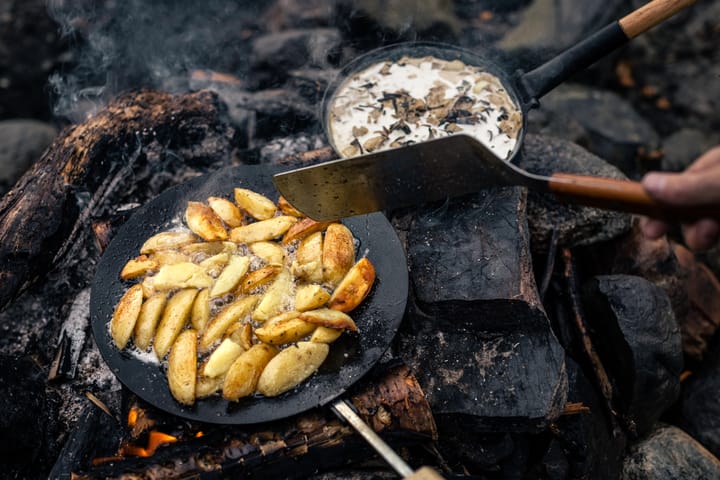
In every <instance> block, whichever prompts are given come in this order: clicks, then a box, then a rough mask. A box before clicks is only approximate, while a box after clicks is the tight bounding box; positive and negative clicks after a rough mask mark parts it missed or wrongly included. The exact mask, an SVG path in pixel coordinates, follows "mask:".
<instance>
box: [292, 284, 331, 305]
mask: <svg viewBox="0 0 720 480" xmlns="http://www.w3.org/2000/svg"><path fill="white" fill-rule="evenodd" d="M328 300H330V294H329V293H328V291H327V290H325V289H324V288H323V287H321V286H320V285H316V284H308V285H300V286H299V287H297V289H296V290H295V310H297V311H299V312H304V311H306V310H315V309H316V308H320V307H323V306H325V304H326V303H327V302H328Z"/></svg>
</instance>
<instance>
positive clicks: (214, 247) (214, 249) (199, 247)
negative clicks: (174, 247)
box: [180, 241, 237, 257]
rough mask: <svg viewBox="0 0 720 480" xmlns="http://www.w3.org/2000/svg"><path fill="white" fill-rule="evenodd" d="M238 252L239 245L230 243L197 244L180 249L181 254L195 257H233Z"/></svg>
mask: <svg viewBox="0 0 720 480" xmlns="http://www.w3.org/2000/svg"><path fill="white" fill-rule="evenodd" d="M236 251H237V244H235V243H233V242H229V241H224V242H219V241H218V242H197V243H190V244H188V245H185V246H184V247H180V252H181V253H183V254H185V255H189V256H192V257H195V256H196V255H208V256H212V255H217V254H218V253H222V252H225V253H229V254H230V255H232V254H233V253H235V252H236Z"/></svg>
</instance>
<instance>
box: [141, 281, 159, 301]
mask: <svg viewBox="0 0 720 480" xmlns="http://www.w3.org/2000/svg"><path fill="white" fill-rule="evenodd" d="M154 284H155V277H145V278H143V281H142V283H141V284H140V286H141V288H142V292H143V297H144V298H150V297H152V296H153V295H155V294H156V293H157V291H156V290H155V285H154Z"/></svg>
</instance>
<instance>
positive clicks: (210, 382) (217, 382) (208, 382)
mask: <svg viewBox="0 0 720 480" xmlns="http://www.w3.org/2000/svg"><path fill="white" fill-rule="evenodd" d="M224 381H225V379H224V378H223V377H212V378H211V377H206V376H205V375H203V374H202V372H201V373H200V374H199V375H198V377H197V381H196V383H195V398H197V399H200V398H206V397H209V396H210V395H214V394H216V393H217V392H219V391H220V389H221V388H222V384H223V382H224Z"/></svg>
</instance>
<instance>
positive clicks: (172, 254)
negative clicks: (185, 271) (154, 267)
mask: <svg viewBox="0 0 720 480" xmlns="http://www.w3.org/2000/svg"><path fill="white" fill-rule="evenodd" d="M150 258H152V259H153V260H154V261H155V262H157V264H158V266H159V267H162V266H163V265H174V264H176V263H182V262H189V261H190V256H189V255H185V254H184V253H180V252H178V251H177V250H158V251H157V252H154V253H152V254H151V255H150Z"/></svg>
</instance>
